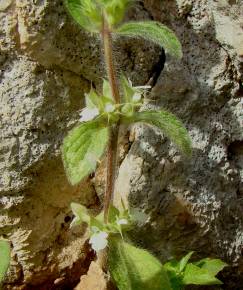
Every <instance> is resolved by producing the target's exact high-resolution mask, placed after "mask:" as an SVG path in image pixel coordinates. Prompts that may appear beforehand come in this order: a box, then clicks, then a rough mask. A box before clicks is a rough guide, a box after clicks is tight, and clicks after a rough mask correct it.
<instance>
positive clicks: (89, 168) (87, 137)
mask: <svg viewBox="0 0 243 290" xmlns="http://www.w3.org/2000/svg"><path fill="white" fill-rule="evenodd" d="M108 136H109V132H108V128H106V127H102V126H101V125H100V124H99V123H98V122H97V121H95V120H94V121H89V122H86V123H81V124H80V125H79V126H77V127H76V128H74V129H72V130H71V131H70V132H69V134H68V136H67V137H66V138H65V139H64V142H63V146H62V158H63V162H64V167H65V169H66V172H67V176H68V178H69V181H70V183H71V184H72V185H75V184H77V183H78V182H80V181H81V180H82V179H83V178H84V177H86V176H87V175H88V174H90V173H91V172H93V171H94V170H95V168H96V163H97V161H98V160H99V158H100V157H101V156H102V154H103V153H104V150H105V148H106V144H107V142H108V138H109V137H108Z"/></svg>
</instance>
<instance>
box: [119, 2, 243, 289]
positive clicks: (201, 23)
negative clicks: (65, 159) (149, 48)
mask: <svg viewBox="0 0 243 290" xmlns="http://www.w3.org/2000/svg"><path fill="white" fill-rule="evenodd" d="M144 5H145V8H146V9H147V10H148V11H149V12H150V13H151V16H152V17H153V18H154V19H155V20H158V21H161V22H163V23H165V24H167V25H169V26H170V27H172V28H173V30H174V31H176V33H177V35H178V36H179V38H180V40H181V42H182V46H183V52H184V57H183V59H182V61H180V62H178V61H175V60H173V59H171V58H169V57H167V58H166V63H165V67H164V69H163V71H162V72H161V74H160V77H159V79H158V81H157V83H156V85H155V86H154V88H153V91H152V97H153V101H151V102H150V105H148V106H147V107H148V109H149V108H158V107H160V106H162V107H164V108H167V109H169V110H170V111H172V112H174V113H175V114H176V115H177V116H179V117H180V118H181V119H182V120H183V122H184V124H185V125H186V126H187V128H188V130H189V134H190V136H191V138H192V142H193V156H192V158H190V159H187V158H185V157H183V156H181V155H180V154H179V153H178V152H177V150H176V149H175V147H174V146H172V145H171V144H170V143H169V142H168V140H167V139H166V138H165V137H164V136H163V135H161V134H159V133H158V132H157V131H154V130H151V128H147V127H144V126H142V125H139V126H136V127H135V128H133V130H132V131H133V135H134V134H135V140H134V141H133V142H132V144H131V148H130V150H129V153H128V155H127V157H126V158H125V160H124V161H123V163H122V165H121V169H120V175H119V180H118V183H117V191H118V192H119V193H120V195H121V196H123V198H127V199H128V201H129V203H130V206H132V207H136V208H139V209H140V210H141V211H144V212H146V213H147V214H148V219H147V222H145V223H144V224H142V225H141V227H140V228H139V229H138V230H137V233H136V234H135V235H134V239H135V240H136V241H137V243H138V244H141V245H143V246H145V247H146V248H148V249H150V250H152V251H153V252H154V253H156V254H157V255H158V256H159V257H160V258H161V260H166V259H168V258H172V257H180V256H182V255H183V254H185V253H186V252H188V251H189V250H195V251H196V254H195V258H196V256H198V257H205V256H212V257H220V258H222V259H223V260H225V261H227V262H228V263H229V264H230V265H231V266H232V267H233V268H231V269H229V270H228V272H227V270H226V271H225V272H224V275H225V277H226V278H225V279H224V282H225V283H226V286H224V287H225V288H223V289H243V280H242V277H243V257H242V248H243V216H242V212H243V187H242V180H243V159H242V158H243V155H242V154H243V101H242V100H243V99H242V97H243V87H242V81H243V75H242V73H243V69H242V68H243V66H242V65H243V62H242V61H243V58H242V49H243V42H242V41H243V33H242V32H243V22H242V19H243V10H242V9H243V6H242V1H206V0H198V1H179V0H178V1H165V0H164V1H154V0H145V2H144ZM133 138H134V137H133ZM119 185H120V186H119Z"/></svg>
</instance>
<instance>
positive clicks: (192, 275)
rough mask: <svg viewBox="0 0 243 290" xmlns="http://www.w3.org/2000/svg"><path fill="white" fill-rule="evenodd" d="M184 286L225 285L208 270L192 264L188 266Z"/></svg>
mask: <svg viewBox="0 0 243 290" xmlns="http://www.w3.org/2000/svg"><path fill="white" fill-rule="evenodd" d="M182 281H183V284H184V285H189V284H195V285H220V284H223V283H222V282H221V281H220V280H219V279H217V278H216V277H214V275H213V274H211V273H210V272H209V271H208V270H206V269H203V268H199V267H197V266H196V265H193V264H192V263H189V264H188V265H187V266H186V269H185V272H184V277H183V280H182Z"/></svg>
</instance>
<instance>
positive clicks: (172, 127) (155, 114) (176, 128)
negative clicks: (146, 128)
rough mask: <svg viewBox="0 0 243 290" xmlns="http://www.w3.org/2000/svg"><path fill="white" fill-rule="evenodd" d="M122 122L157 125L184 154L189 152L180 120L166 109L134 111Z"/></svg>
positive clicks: (187, 138)
mask: <svg viewBox="0 0 243 290" xmlns="http://www.w3.org/2000/svg"><path fill="white" fill-rule="evenodd" d="M123 122H128V123H132V122H144V123H147V124H149V125H153V126H156V127H158V128H159V129H160V130H162V132H163V133H164V134H165V135H166V136H167V137H168V138H169V139H170V140H171V141H172V142H174V143H175V144H176V145H177V147H178V148H179V149H180V150H181V151H182V152H183V153H184V154H186V155H190V154H191V150H192V149H191V140H190V137H189V135H188V133H187V130H186V128H185V127H184V125H183V124H182V122H181V121H180V120H179V119H177V118H176V116H174V115H173V114H171V113H169V112H167V111H144V112H135V113H134V114H133V115H132V116H131V117H124V118H123Z"/></svg>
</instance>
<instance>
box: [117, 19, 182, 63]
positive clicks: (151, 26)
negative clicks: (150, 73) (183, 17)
mask: <svg viewBox="0 0 243 290" xmlns="http://www.w3.org/2000/svg"><path fill="white" fill-rule="evenodd" d="M115 32H116V33H117V34H118V35H124V36H131V37H142V38H144V39H146V40H149V41H152V42H154V43H155V44H157V45H160V46H162V47H163V48H164V49H165V51H166V52H168V53H169V54H171V55H173V56H175V57H177V58H181V57H182V48H181V44H180V41H179V40H178V38H177V37H176V35H175V34H174V32H173V31H172V30H170V29H169V28H168V27H166V26H164V25H163V24H161V23H159V22H156V21H144V22H128V23H125V24H123V25H121V26H120V27H118V28H117V30H116V31H115Z"/></svg>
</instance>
